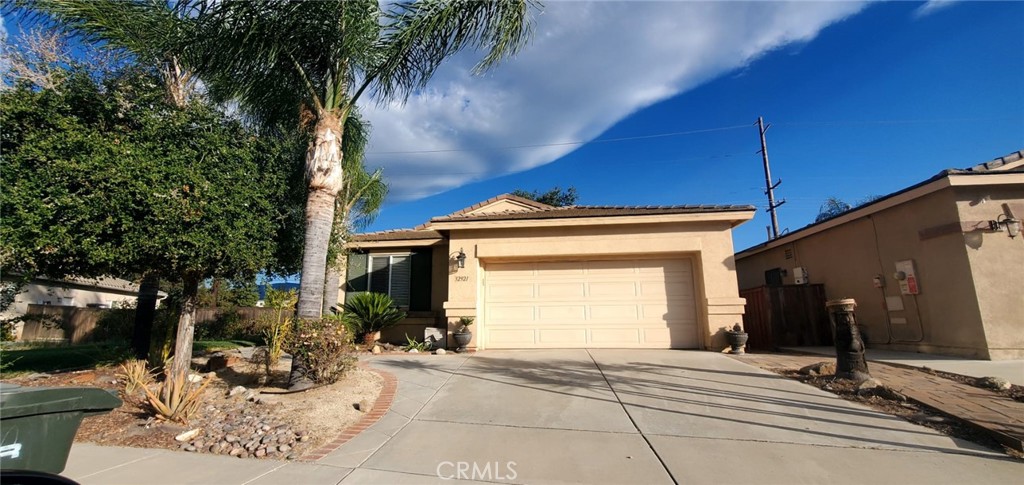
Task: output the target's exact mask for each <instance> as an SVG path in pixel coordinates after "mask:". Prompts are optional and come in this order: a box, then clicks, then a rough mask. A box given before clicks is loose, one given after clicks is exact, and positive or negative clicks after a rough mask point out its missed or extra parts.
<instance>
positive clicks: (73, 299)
mask: <svg viewBox="0 0 1024 485" xmlns="http://www.w3.org/2000/svg"><path fill="white" fill-rule="evenodd" d="M137 298H138V293H136V292H133V291H131V290H130V289H129V290H124V291H120V290H114V289H106V288H100V287H90V286H85V285H79V284H74V283H60V282H56V281H54V282H49V281H38V280H37V281H32V282H30V283H28V284H26V285H25V287H24V288H23V289H22V291H21V292H20V293H18V294H17V295H16V296H15V297H14V302H13V303H11V306H10V307H8V308H7V310H5V311H3V312H2V313H0V318H2V319H8V318H14V317H19V316H21V315H24V314H25V313H27V312H28V306H29V305H30V304H32V305H60V306H74V307H87V306H89V305H96V306H103V307H107V308H109V307H112V306H116V305H120V304H123V303H127V304H129V305H133V304H135V300H136V299H137ZM15 336H16V338H20V336H21V324H20V323H19V324H18V325H17V326H16V327H15Z"/></svg>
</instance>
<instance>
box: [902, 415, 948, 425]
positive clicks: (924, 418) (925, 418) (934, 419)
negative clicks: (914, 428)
mask: <svg viewBox="0 0 1024 485" xmlns="http://www.w3.org/2000/svg"><path fill="white" fill-rule="evenodd" d="M907 419H909V420H910V421H913V422H915V423H945V422H946V421H947V419H946V418H944V417H942V416H932V415H930V414H926V413H916V414H911V415H910V416H907Z"/></svg>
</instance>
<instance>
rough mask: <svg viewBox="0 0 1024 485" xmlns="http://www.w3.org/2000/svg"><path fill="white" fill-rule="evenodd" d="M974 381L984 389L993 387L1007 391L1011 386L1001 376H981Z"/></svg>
mask: <svg viewBox="0 0 1024 485" xmlns="http://www.w3.org/2000/svg"><path fill="white" fill-rule="evenodd" d="M975 383H977V385H978V386H981V387H984V388H986V389H994V390H996V391H1008V390H1010V387H1012V386H1011V384H1010V382H1009V381H1007V380H1006V379H1003V378H1002V377H993V376H989V377H982V378H980V379H977V380H975Z"/></svg>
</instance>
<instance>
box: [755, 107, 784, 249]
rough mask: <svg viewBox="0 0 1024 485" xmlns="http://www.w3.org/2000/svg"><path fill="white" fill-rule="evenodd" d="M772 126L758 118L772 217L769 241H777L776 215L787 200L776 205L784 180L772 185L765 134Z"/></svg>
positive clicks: (769, 208) (777, 219)
mask: <svg viewBox="0 0 1024 485" xmlns="http://www.w3.org/2000/svg"><path fill="white" fill-rule="evenodd" d="M769 127H771V124H769V125H768V126H765V124H764V118H762V117H760V116H758V117H757V131H758V132H759V133H760V134H761V160H763V161H764V186H765V189H764V193H765V194H767V195H768V209H767V211H768V213H769V214H771V216H772V232H771V234H769V239H776V238H778V237H779V216H778V214H776V213H775V209H778V208H779V206H781V205H782V204H785V203H786V199H782V200H780V201H779V203H777V204H776V203H775V188H776V187H778V186H779V184H781V183H782V179H779V181H778V182H775V184H774V185H773V184H772V170H771V167H769V166H768V143H767V142H765V139H764V134H765V132H766V131H768V128H769Z"/></svg>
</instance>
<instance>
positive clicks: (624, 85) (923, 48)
mask: <svg viewBox="0 0 1024 485" xmlns="http://www.w3.org/2000/svg"><path fill="white" fill-rule="evenodd" d="M1020 25H1024V3H1021V2H933V3H930V4H924V3H920V2H895V3H881V4H858V3H836V2H829V3H826V2H803V3H796V4H787V3H775V2H759V3H736V2H722V3H694V2H686V3H680V2H660V3H620V2H600V3H583V2H573V3H565V2H548V4H547V7H546V10H545V12H544V14H542V15H541V16H539V17H538V23H537V26H538V29H537V38H536V39H535V40H534V42H533V44H532V45H531V46H530V47H529V48H528V50H527V51H526V52H524V53H523V54H522V55H521V56H520V57H518V58H517V59H515V60H514V61H511V62H509V63H507V64H506V65H504V66H502V67H501V68H499V69H498V70H496V71H493V72H492V73H490V74H487V75H485V76H484V77H482V78H481V77H471V76H469V74H468V68H469V67H470V66H471V65H472V60H473V59H471V58H468V57H469V56H467V57H466V58H463V59H456V61H455V62H454V63H453V64H452V65H451V66H449V67H447V68H445V70H442V71H441V72H439V73H438V76H437V77H436V78H435V82H434V83H433V84H432V85H431V88H429V89H428V90H425V91H424V92H422V93H419V94H417V95H416V96H413V97H412V98H411V99H410V100H409V101H408V103H406V104H405V105H399V104H397V103H395V104H392V105H390V106H386V107H383V108H377V107H373V106H368V107H366V108H365V109H366V111H367V113H368V116H369V118H370V119H371V121H372V122H373V124H374V135H373V136H374V138H373V141H372V144H371V147H370V150H369V151H370V155H369V156H368V164H369V165H370V166H384V167H385V174H386V175H387V176H388V177H389V179H390V181H391V184H392V198H391V200H390V201H389V203H388V204H387V205H386V206H385V208H384V209H383V211H382V212H381V214H380V216H379V217H378V218H377V221H376V222H375V223H374V224H373V225H372V226H370V227H369V228H368V230H382V229H391V228H400V227H411V226H415V225H417V224H420V223H422V222H424V221H426V220H427V219H429V218H430V217H431V216H435V215H442V214H445V213H448V212H452V211H455V210H458V209H460V208H462V207H465V206H468V205H471V204H473V203H476V202H478V201H480V200H484V199H487V198H489V197H492V196H494V195H497V194H500V193H504V192H510V191H512V190H514V189H517V188H525V189H546V188H549V187H551V186H555V185H558V186H562V187H566V186H570V185H572V186H575V187H576V188H577V190H578V191H579V193H580V203H581V204H588V205H669V204H752V205H756V206H758V207H759V208H761V209H763V207H764V206H765V205H766V200H765V196H764V195H763V192H762V190H763V186H764V175H763V172H762V167H761V160H760V155H759V154H758V153H757V150H758V149H759V142H758V137H757V129H756V128H755V127H754V125H753V123H754V122H755V121H756V119H757V117H758V116H764V117H765V120H766V121H767V122H769V123H771V124H772V127H771V128H770V129H769V131H768V151H769V155H770V157H771V162H772V173H773V176H775V177H776V178H781V179H782V180H783V183H782V185H781V187H780V188H779V189H778V191H777V193H776V197H777V198H785V199H786V200H787V203H786V204H785V205H783V206H782V207H781V208H780V209H779V221H780V226H781V227H782V228H789V229H791V230H795V229H798V228H800V227H802V226H804V225H806V224H808V223H810V222H811V221H813V219H814V216H815V215H816V214H817V212H818V208H819V206H820V205H821V203H822V202H823V201H824V200H825V199H826V198H827V197H830V196H836V197H839V198H841V199H843V200H845V201H847V202H851V203H853V202H856V201H858V200H860V199H862V198H864V197H867V196H871V195H883V194H887V193H890V192H893V191H896V190H899V189H901V188H903V187H905V186H907V185H910V184H913V183H916V182H919V181H921V180H924V179H926V178H928V177H930V176H932V175H934V174H936V173H937V172H939V171H940V170H942V169H945V168H962V167H967V166H970V165H973V164H976V163H980V162H983V161H986V160H989V159H992V158H995V157H997V156H1002V155H1005V154H1008V153H1010V152H1013V151H1016V150H1018V149H1021V148H1024V124H1022V121H1024V87H1022V83H1021V73H1024V37H1022V36H1020V31H1019V26H1020ZM717 128H724V129H722V130H718V131H710V132H702V133H692V134H685V135H676V136H664V137H655V138H641V139H635V140H629V141H619V142H600V140H607V139H617V138H630V137H642V136H646V135H657V134H666V133H679V132H692V131H700V130H706V129H717ZM587 140H592V142H590V143H583V144H559V143H566V142H573V141H587ZM593 140H596V141H593ZM523 145H533V146H531V147H529V148H508V147H520V146H523ZM536 145H553V146H536ZM409 152H415V153H409ZM423 152H426V153H423ZM767 224H768V218H767V215H766V214H765V213H764V211H763V210H760V211H759V213H758V215H757V217H756V218H755V219H754V220H753V221H750V222H748V223H746V224H744V225H742V226H740V227H738V228H737V229H736V230H735V246H736V249H737V250H740V249H743V248H746V247H749V246H751V245H754V244H758V243H760V242H763V241H764V240H765V234H766V233H765V226H766V225H767Z"/></svg>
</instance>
